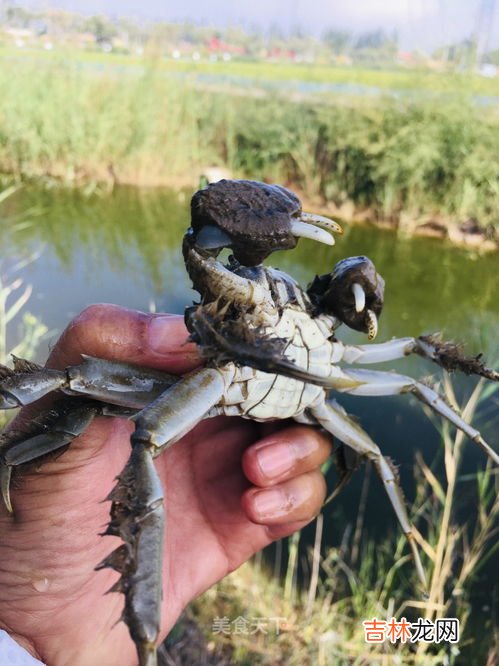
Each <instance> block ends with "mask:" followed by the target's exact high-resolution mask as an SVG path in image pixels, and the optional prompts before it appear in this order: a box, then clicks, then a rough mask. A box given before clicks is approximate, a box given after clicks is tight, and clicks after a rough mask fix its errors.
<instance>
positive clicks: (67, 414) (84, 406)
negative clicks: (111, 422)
mask: <svg viewBox="0 0 499 666" xmlns="http://www.w3.org/2000/svg"><path fill="white" fill-rule="evenodd" d="M103 409H104V405H102V404H99V403H98V402H94V401H91V400H82V399H76V400H75V399H74V398H65V399H62V400H59V401H58V402H57V403H55V404H54V405H53V406H52V409H50V411H48V412H45V413H43V414H41V415H39V416H38V417H37V418H36V419H35V420H33V421H31V422H30V424H29V426H28V428H27V430H24V431H23V430H8V431H7V432H5V433H2V434H1V435H0V486H1V492H2V497H3V501H4V503H5V506H6V507H7V509H8V511H9V512H12V504H11V501H10V478H11V474H12V468H13V467H17V466H18V465H24V464H25V463H29V462H32V461H34V460H37V459H38V458H41V457H42V456H45V455H47V454H49V453H52V452H54V451H57V450H58V449H60V448H62V447H64V446H67V445H68V444H70V443H71V442H72V441H73V439H74V438H75V437H78V435H81V434H82V433H83V432H84V431H85V429H86V428H87V427H88V426H89V425H90V423H91V422H92V420H93V419H94V417H95V416H96V415H97V414H103V413H104V411H103Z"/></svg>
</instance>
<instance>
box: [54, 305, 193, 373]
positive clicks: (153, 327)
mask: <svg viewBox="0 0 499 666" xmlns="http://www.w3.org/2000/svg"><path fill="white" fill-rule="evenodd" d="M188 336H189V333H188V331H187V329H186V327H185V324H184V320H183V317H181V316H179V315H170V314H148V313H145V312H140V311H139V310H130V309H128V308H123V307H120V306H118V305H111V304H108V303H99V304H97V305H91V306H89V307H88V308H86V309H85V310H83V312H81V313H80V314H79V315H78V316H77V317H75V319H73V321H72V322H71V323H70V324H69V325H68V326H67V328H66V329H65V331H64V332H63V334H62V335H61V337H60V338H59V340H58V342H57V343H56V345H55V347H54V349H53V350H52V352H51V354H50V356H49V359H48V361H47V364H46V365H47V367H50V368H59V369H63V368H65V367H66V366H68V365H75V364H77V363H80V362H81V354H88V355H90V356H97V357H99V358H105V359H109V360H112V361H123V362H126V363H134V364H136V365H143V366H147V367H150V368H157V369H159V370H168V371H169V372H172V373H173V374H182V373H185V372H189V371H190V370H192V369H193V368H195V367H197V366H199V365H200V364H201V362H202V361H201V357H200V355H199V353H198V352H197V349H196V345H194V344H193V343H191V342H188V341H187V340H188Z"/></svg>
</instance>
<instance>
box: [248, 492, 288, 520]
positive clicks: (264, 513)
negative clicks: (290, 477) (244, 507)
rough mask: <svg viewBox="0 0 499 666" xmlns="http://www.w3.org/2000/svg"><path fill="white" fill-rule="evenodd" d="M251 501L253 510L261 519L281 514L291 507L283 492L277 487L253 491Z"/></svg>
mask: <svg viewBox="0 0 499 666" xmlns="http://www.w3.org/2000/svg"><path fill="white" fill-rule="evenodd" d="M253 501H254V507H255V511H256V513H257V514H258V516H259V518H261V519H265V518H275V517H277V516H282V515H284V514H286V513H287V512H288V511H289V509H290V508H291V507H290V506H289V502H287V501H286V498H285V496H284V493H283V492H282V491H281V490H277V489H273V490H261V491H260V492H258V493H255V495H254V497H253Z"/></svg>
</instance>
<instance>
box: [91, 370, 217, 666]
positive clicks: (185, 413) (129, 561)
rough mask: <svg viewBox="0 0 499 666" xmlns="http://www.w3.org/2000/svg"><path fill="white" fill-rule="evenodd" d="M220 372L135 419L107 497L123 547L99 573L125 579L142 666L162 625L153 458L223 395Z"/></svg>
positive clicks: (179, 388) (173, 390)
mask: <svg viewBox="0 0 499 666" xmlns="http://www.w3.org/2000/svg"><path fill="white" fill-rule="evenodd" d="M225 385H226V381H225V377H224V375H223V373H222V372H219V371H218V370H215V369H212V368H203V369H202V370H198V371H197V372H195V373H193V374H191V375H189V376H188V377H185V378H184V379H182V380H180V381H178V382H177V383H176V384H175V385H173V386H172V387H170V388H169V389H167V390H166V391H165V392H164V393H163V394H162V395H160V396H159V397H158V398H156V400H154V401H153V402H152V403H151V404H150V405H149V406H147V407H145V408H144V409H142V410H141V411H140V412H138V413H137V414H135V416H133V417H132V420H133V421H135V432H134V433H133V435H132V438H131V440H132V455H131V457H130V460H129V462H128V463H127V465H126V467H125V469H124V470H123V472H122V473H121V474H120V476H119V477H118V483H117V485H116V486H115V488H114V489H113V490H112V492H111V494H110V495H109V498H108V499H110V500H112V502H113V503H112V507H111V521H110V524H109V527H108V529H107V534H113V535H115V536H120V537H121V538H122V539H123V541H124V544H123V545H122V546H120V547H119V548H118V549H116V550H115V551H114V552H112V553H111V554H110V555H109V556H108V557H107V558H106V559H105V560H104V561H103V562H102V563H101V564H100V565H99V567H98V568H102V567H106V566H107V567H111V568H113V569H115V570H117V571H118V572H119V573H120V574H121V578H120V580H119V581H118V583H117V584H116V585H115V586H113V588H112V591H115V592H122V593H123V594H124V595H125V610H124V613H123V620H124V621H125V622H126V624H127V626H128V628H129V631H130V635H131V637H132V639H133V641H134V642H135V644H136V646H137V652H138V655H139V663H140V666H156V663H157V657H156V641H157V639H158V634H159V627H160V619H161V590H162V586H161V571H162V563H163V532H164V522H165V520H164V509H163V501H164V500H163V491H162V488H161V482H160V480H159V478H158V475H157V472H156V469H155V466H154V462H153V458H154V457H155V456H157V455H158V454H159V453H161V452H162V451H163V450H164V449H166V448H168V447H169V446H171V444H173V443H174V442H175V441H177V439H179V438H180V437H182V435H183V434H185V433H186V432H188V431H189V430H191V429H192V428H193V427H194V426H195V425H196V423H198V422H199V421H200V420H201V419H202V418H203V417H204V416H205V415H206V414H207V413H208V412H209V411H210V409H211V407H213V405H215V404H216V403H217V402H218V401H219V399H220V398H221V396H222V395H223V393H224V391H225Z"/></svg>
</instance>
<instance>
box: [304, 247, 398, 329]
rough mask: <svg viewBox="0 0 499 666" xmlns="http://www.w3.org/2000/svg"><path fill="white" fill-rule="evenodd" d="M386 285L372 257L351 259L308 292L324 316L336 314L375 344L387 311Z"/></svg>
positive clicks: (317, 281)
mask: <svg viewBox="0 0 499 666" xmlns="http://www.w3.org/2000/svg"><path fill="white" fill-rule="evenodd" d="M384 288H385V282H384V280H383V278H382V277H381V276H380V275H379V274H378V273H377V272H376V269H375V267H374V264H373V262H372V261H371V260H370V259H369V258H368V257H363V256H360V257H348V258H347V259H343V260H342V261H339V262H338V263H337V264H336V266H335V267H334V269H333V271H332V272H331V273H327V274H326V275H321V276H317V277H316V278H315V280H314V281H313V282H312V284H311V285H310V287H309V288H308V290H307V293H308V295H309V296H310V298H311V299H312V301H313V303H314V304H315V305H316V307H317V309H318V310H319V311H320V312H325V313H327V314H332V315H334V316H335V317H338V319H340V321H342V322H344V323H345V324H347V326H350V328H353V329H355V330H356V331H363V332H364V333H367V335H368V338H369V340H373V339H374V338H375V337H376V335H377V333H378V316H379V315H380V314H381V310H382V308H383V295H384Z"/></svg>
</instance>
